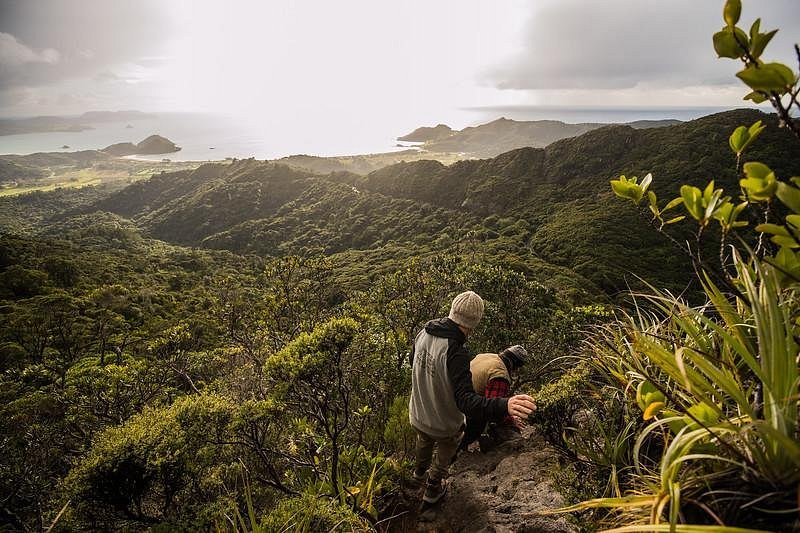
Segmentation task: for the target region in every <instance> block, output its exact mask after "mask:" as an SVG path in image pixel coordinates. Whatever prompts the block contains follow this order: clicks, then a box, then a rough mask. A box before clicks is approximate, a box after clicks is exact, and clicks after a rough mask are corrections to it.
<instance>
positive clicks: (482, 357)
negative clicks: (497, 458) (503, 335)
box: [461, 345, 528, 451]
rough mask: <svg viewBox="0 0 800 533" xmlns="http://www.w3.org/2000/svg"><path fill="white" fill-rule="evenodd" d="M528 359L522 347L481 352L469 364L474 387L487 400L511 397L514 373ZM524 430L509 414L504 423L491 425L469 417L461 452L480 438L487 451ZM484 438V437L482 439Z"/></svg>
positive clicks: (516, 346)
mask: <svg viewBox="0 0 800 533" xmlns="http://www.w3.org/2000/svg"><path fill="white" fill-rule="evenodd" d="M527 358H528V352H527V351H526V350H525V348H523V347H522V346H520V345H514V346H510V347H508V348H506V349H505V350H503V351H502V352H500V353H499V354H495V353H482V354H478V355H476V356H475V358H474V359H473V360H472V361H471V362H470V365H469V366H470V372H471V374H472V387H473V389H474V390H475V393H476V394H479V395H481V396H483V397H484V398H508V397H509V396H510V395H511V374H512V372H515V371H516V370H518V369H519V368H521V367H522V365H524V364H525V361H526V360H527ZM520 430H521V424H520V421H519V420H518V419H516V418H514V417H512V416H510V415H506V417H505V418H504V419H503V421H502V422H501V423H498V424H494V423H491V424H489V425H488V427H487V420H486V419H484V418H481V417H468V418H467V427H466V429H465V431H464V438H463V439H462V441H461V449H466V448H467V447H468V446H469V445H470V444H471V443H473V442H475V440H477V439H478V438H481V440H480V442H481V450H483V451H488V449H489V448H491V447H493V445H495V444H499V443H501V442H505V441H508V440H512V439H515V438H517V437H518V436H519V434H520ZM482 435H484V436H483V437H482Z"/></svg>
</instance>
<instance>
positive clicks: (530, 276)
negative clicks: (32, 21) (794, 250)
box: [0, 110, 800, 531]
mask: <svg viewBox="0 0 800 533" xmlns="http://www.w3.org/2000/svg"><path fill="white" fill-rule="evenodd" d="M756 120H763V121H765V123H767V124H768V126H769V127H768V128H767V130H765V131H764V133H763V136H762V139H760V141H761V142H759V143H758V144H757V145H755V146H754V147H753V148H752V152H751V155H752V156H753V157H754V158H755V157H757V158H759V159H760V160H762V161H764V162H767V163H768V164H769V165H770V166H771V168H772V169H774V170H775V171H776V172H778V173H781V174H782V175H790V173H791V172H792V171H793V170H794V171H795V172H796V162H797V161H798V160H800V157H798V156H800V150H798V147H797V144H796V143H795V144H792V143H790V142H788V141H787V139H786V137H785V135H783V134H782V133H783V132H780V131H778V128H777V127H776V123H775V121H774V120H773V118H771V116H768V115H765V114H762V113H760V112H756V111H742V110H740V111H731V112H728V113H722V114H718V115H714V116H710V117H705V118H703V119H699V120H696V121H692V122H688V123H685V124H680V125H675V126H670V127H665V128H659V129H648V130H642V129H634V128H631V127H627V126H611V127H606V128H601V129H597V130H594V131H591V132H589V133H586V134H584V135H582V136H580V137H576V138H572V139H565V140H561V141H558V142H556V143H553V144H551V145H550V146H548V147H546V148H544V149H535V148H522V149H519V150H514V151H511V152H507V153H504V154H501V155H499V156H497V157H494V158H491V159H484V160H470V161H461V162H457V163H454V164H452V165H449V166H445V165H443V164H441V163H439V162H435V161H416V162H409V163H400V164H396V165H392V166H389V167H386V168H383V169H380V170H377V171H374V172H371V173H369V174H367V175H363V176H362V175H357V174H352V173H345V172H338V173H337V172H334V173H330V174H326V175H323V174H315V173H311V172H308V171H304V170H300V169H297V168H293V167H289V166H286V165H282V164H278V163H274V162H262V161H256V160H240V161H233V162H226V163H212V164H205V165H201V166H199V167H198V168H196V169H191V170H182V171H179V172H169V173H168V172H162V173H159V174H156V175H154V176H152V177H151V178H149V179H147V180H141V181H138V182H135V183H132V184H130V185H128V186H127V187H125V188H124V189H122V190H119V189H118V188H110V187H98V188H88V189H82V190H56V191H53V192H49V193H43V192H37V193H32V194H28V195H21V196H17V197H12V198H2V199H0V207H1V209H2V217H0V223H1V224H2V229H3V236H2V238H1V239H0V268H1V269H2V271H0V299H2V301H1V303H0V371H2V374H0V390H2V407H0V424H1V426H0V434H2V435H4V438H3V439H2V440H1V441H0V446H2V448H1V449H0V493H2V494H4V495H6V497H5V498H4V499H3V501H2V505H0V522H2V523H3V524H6V525H8V526H9V527H10V528H12V529H20V530H24V529H45V528H46V527H47V526H48V525H49V524H50V522H51V521H54V520H56V516H57V515H58V514H59V512H60V511H63V513H62V514H61V515H60V516H58V518H57V520H56V522H57V525H58V527H59V528H62V529H63V530H65V531H66V530H74V529H90V530H92V529H93V530H114V529H129V530H145V529H148V528H156V527H164V528H166V529H187V528H188V529H209V528H220V529H228V528H229V527H230V526H231V524H233V526H232V527H233V529H234V530H240V529H256V526H254V525H252V523H249V525H248V522H247V521H248V520H256V519H254V518H247V513H248V511H247V509H248V506H255V507H254V508H256V509H258V510H259V511H258V513H259V516H260V518H259V519H257V521H259V520H260V522H259V523H260V525H259V526H258V527H263V528H264V530H265V531H273V530H280V529H281V528H285V527H287V526H291V525H292V524H293V520H295V518H294V517H295V516H297V515H298V513H301V514H302V513H305V514H302V516H305V517H307V519H308V520H309V522H308V527H309V529H310V530H325V529H330V528H332V527H345V526H344V525H346V526H347V528H350V529H355V530H358V529H363V528H375V527H377V525H376V524H377V523H378V521H379V520H382V519H384V518H386V517H389V516H391V515H392V513H393V512H394V511H395V510H397V509H403V508H404V507H403V506H404V505H406V502H403V501H401V498H400V495H401V494H402V493H401V492H399V491H398V490H397V487H398V486H400V485H402V484H403V483H405V481H404V477H405V476H406V474H407V470H408V468H407V463H406V461H407V459H408V457H409V456H408V453H409V451H410V449H411V446H412V441H413V436H412V435H411V434H410V433H409V428H408V426H407V412H406V408H407V407H406V406H407V394H408V388H409V379H410V378H409V372H408V370H409V369H408V363H407V353H408V347H409V342H410V339H412V338H413V337H412V336H413V334H414V332H415V331H417V330H418V328H419V327H420V326H421V325H422V324H423V323H424V322H425V321H426V320H427V319H430V318H433V317H436V316H439V315H442V314H445V313H446V312H447V306H448V304H449V301H450V299H451V298H452V297H453V295H454V294H456V293H458V292H460V291H461V290H464V289H467V288H469V289H472V290H475V291H477V292H478V293H480V294H481V295H482V296H483V297H484V298H485V299H486V301H487V312H486V318H485V319H484V321H483V323H482V327H481V328H480V329H479V330H478V331H477V332H476V334H475V335H474V336H473V337H471V338H470V347H471V349H472V350H473V351H497V350H499V349H501V348H502V347H503V346H505V345H509V344H514V343H522V344H525V345H527V346H531V347H535V350H532V351H533V352H534V356H533V357H534V361H533V362H532V364H531V365H530V367H529V368H528V369H527V371H526V373H524V374H523V375H522V376H521V378H520V380H519V382H518V383H517V385H519V386H524V387H527V388H531V389H532V390H533V389H539V388H540V387H541V386H543V385H544V386H545V387H544V389H542V390H544V391H545V392H544V393H543V395H541V396H539V397H538V398H537V399H538V400H539V401H540V403H541V406H542V413H543V414H542V415H541V418H540V419H539V422H540V423H541V424H542V431H543V434H544V435H545V436H547V437H548V438H549V439H550V440H551V442H553V443H554V444H555V445H559V443H560V444H562V445H563V444H564V443H563V438H564V435H565V433H564V424H566V423H568V420H565V419H564V416H566V414H565V413H566V411H564V412H562V411H559V409H564V402H567V403H568V404H569V406H571V407H570V409H572V410H573V411H574V409H575V406H576V405H579V402H578V400H576V397H577V395H579V391H578V389H577V387H578V384H584V382H585V381H586V380H587V379H588V377H587V376H588V371H586V369H585V367H583V366H578V367H574V359H573V356H574V355H575V353H576V351H577V349H578V347H579V346H580V345H581V343H582V342H584V341H585V340H586V328H587V327H588V326H590V325H597V324H603V323H605V322H607V321H609V320H611V318H612V315H611V313H610V311H609V308H607V307H605V305H606V304H608V303H609V302H611V301H612V300H613V299H614V298H617V297H618V296H619V292H620V291H622V290H624V289H625V288H626V287H627V286H629V285H630V286H641V282H640V281H639V280H638V279H637V278H636V277H635V276H637V275H638V276H642V277H643V278H644V279H646V280H647V281H648V282H650V283H653V284H654V285H655V286H657V287H661V288H667V289H670V290H682V289H684V288H685V286H686V283H687V279H688V278H687V274H688V273H689V272H691V270H692V267H691V264H690V262H689V260H688V259H686V258H684V256H681V255H680V254H679V253H676V250H675V248H674V246H673V245H671V244H669V243H668V242H666V241H665V240H664V239H663V238H662V237H661V236H659V235H658V233H657V232H656V231H655V230H654V229H652V228H651V227H649V226H648V225H647V222H646V220H647V219H648V218H649V216H647V217H645V218H642V213H640V212H637V209H636V208H634V207H633V206H631V205H629V204H626V203H622V202H618V201H615V200H614V199H613V194H612V192H611V190H610V188H609V183H608V182H609V179H612V178H616V177H617V175H618V174H628V175H630V174H643V173H645V172H652V173H653V174H655V175H656V176H657V177H658V180H657V181H656V182H655V183H656V184H657V185H654V188H655V190H656V191H657V192H658V193H659V196H660V197H661V196H662V194H663V195H664V196H668V193H674V190H675V189H676V188H677V187H678V185H679V184H683V183H689V184H698V185H701V184H704V183H705V182H707V181H708V179H710V178H714V179H716V180H717V184H718V185H720V186H726V187H728V188H729V189H731V188H733V187H735V186H736V185H737V181H736V178H737V176H736V173H735V166H736V161H735V158H734V157H733V156H732V155H731V153H730V149H729V147H728V145H727V139H728V136H729V135H730V133H731V131H732V130H733V129H734V128H735V127H736V126H738V125H739V124H740V123H751V122H754V121H756ZM670 231H674V232H675V233H674V235H675V236H676V237H677V238H679V239H680V238H681V237H682V236H683V235H688V233H685V232H687V231H688V230H687V229H685V228H678V229H675V230H670ZM637 284H638V285H637ZM694 288H695V289H697V290H699V287H698V286H694ZM570 368H572V369H573V370H571V371H569V372H567V370H569V369H570ZM575 368H577V370H575ZM564 372H567V373H566V374H565V375H566V377H567V378H568V380H567V381H566V382H561V384H560V385H558V387H559V389H558V390H557V391H555V392H553V391H552V390H549V389H547V387H548V385H547V383H549V382H551V381H552V378H553V377H556V376H559V375H561V374H562V373H564ZM571 372H572V373H571ZM569 379H572V380H573V381H569ZM332 383H335V384H336V386H335V387H331V384H332ZM549 386H551V387H552V386H553V385H552V384H551V385H549ZM581 386H583V385H581ZM548 390H549V392H547V391H548ZM576 402H577V403H576ZM573 411H570V413H572V412H573ZM554 413H555V414H554ZM576 464H578V463H576ZM567 470H568V473H571V475H574V476H575V479H572V481H569V483H566V482H565V483H566V485H565V486H566V487H567V488H566V489H565V490H573V491H576V490H578V491H579V490H584V491H588V489H587V488H586V485H587V484H588V483H591V482H592V479H594V478H587V479H585V480H583V481H581V480H579V479H578V478H580V476H581V475H582V473H581V471H580V470H579V469H578V467H575V469H572V470H570V469H567ZM593 472H594V471H593ZM603 472H605V471H603ZM592 475H596V472H595V473H594V474H592ZM570 487H571V488H570ZM575 487H578V488H577V489H576V488H575ZM589 492H591V491H589ZM575 494H579V495H581V494H588V492H577V493H575ZM573 496H574V494H573ZM573 499H575V498H574V497H573ZM251 508H252V507H251ZM242 524H244V525H242ZM343 524H344V525H343Z"/></svg>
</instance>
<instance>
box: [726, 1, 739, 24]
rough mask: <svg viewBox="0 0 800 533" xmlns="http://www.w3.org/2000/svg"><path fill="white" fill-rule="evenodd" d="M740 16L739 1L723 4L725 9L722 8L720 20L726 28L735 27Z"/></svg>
mask: <svg viewBox="0 0 800 533" xmlns="http://www.w3.org/2000/svg"><path fill="white" fill-rule="evenodd" d="M741 15H742V2H741V0H728V1H727V2H725V7H723V8H722V18H723V19H724V20H725V24H727V25H728V27H731V28H732V27H734V26H736V23H737V22H739V17H740V16H741Z"/></svg>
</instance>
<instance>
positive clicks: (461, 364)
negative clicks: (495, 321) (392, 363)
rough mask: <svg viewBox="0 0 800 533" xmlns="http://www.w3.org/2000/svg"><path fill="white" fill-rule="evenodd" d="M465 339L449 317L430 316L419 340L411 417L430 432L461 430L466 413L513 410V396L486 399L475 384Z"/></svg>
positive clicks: (488, 415)
mask: <svg viewBox="0 0 800 533" xmlns="http://www.w3.org/2000/svg"><path fill="white" fill-rule="evenodd" d="M466 340H467V339H466V337H465V336H464V333H463V332H462V331H461V330H460V329H459V327H458V325H457V324H456V323H455V322H453V321H452V320H450V319H449V318H440V319H437V320H431V321H430V322H428V323H427V324H425V327H424V328H423V329H422V331H420V332H419V334H418V335H417V337H416V339H414V347H413V349H412V351H411V366H412V373H411V400H410V401H409V406H408V416H409V421H410V422H411V425H412V426H414V427H415V428H416V429H418V430H420V431H422V432H424V433H427V434H428V435H430V436H431V437H442V438H444V437H452V436H453V435H456V434H458V433H459V431H461V427H462V426H463V425H464V421H465V419H464V415H466V416H467V417H469V418H472V417H478V416H480V417H483V418H484V419H485V420H488V421H500V420H502V419H503V417H504V416H505V415H506V414H507V413H508V398H484V397H483V396H479V395H477V394H475V391H474V390H473V389H472V374H471V373H470V370H469V354H468V353H467V350H466V348H465V347H464V343H465V342H466Z"/></svg>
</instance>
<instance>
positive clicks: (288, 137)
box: [0, 106, 723, 161]
mask: <svg viewBox="0 0 800 533" xmlns="http://www.w3.org/2000/svg"><path fill="white" fill-rule="evenodd" d="M722 110H723V108H710V107H702V108H701V107H695V108H653V109H644V108H625V109H620V108H567V107H522V106H516V107H481V108H469V109H458V110H449V111H448V112H447V113H446V116H443V117H433V118H432V119H431V120H430V121H429V122H428V123H417V122H414V123H411V122H409V121H408V120H397V121H395V122H394V123H391V122H387V121H385V120H382V118H381V117H363V116H355V115H346V116H344V117H339V118H336V119H329V120H297V119H294V118H291V119H289V118H286V119H282V120H281V119H276V118H273V119H262V120H256V119H254V118H248V117H245V118H232V117H225V116H220V115H210V114H195V113H157V114H155V117H154V118H148V119H142V120H135V121H130V122H106V123H98V124H92V126H93V129H90V130H85V131H81V132H53V133H29V134H22V135H5V136H0V154H30V153H35V152H59V151H61V152H71V151H76V150H95V149H102V148H104V147H106V146H108V145H110V144H114V143H118V142H133V143H137V142H139V141H141V140H142V139H144V138H145V137H147V136H149V135H152V134H158V135H162V136H164V137H167V138H168V139H170V140H171V141H173V142H174V143H175V144H177V145H178V146H180V147H181V151H180V152H176V153H172V154H164V155H156V156H137V157H139V158H146V159H156V160H159V159H161V158H169V159H172V160H173V161H205V160H216V159H225V158H227V157H236V158H247V157H255V158H257V159H274V158H278V157H283V156H288V155H294V154H308V155H319V156H333V155H352V154H367V153H378V152H390V151H394V150H402V149H405V146H398V142H397V141H396V140H395V139H396V138H397V137H399V136H402V135H404V134H406V133H408V132H410V131H411V130H413V129H415V128H416V127H419V126H434V125H436V124H438V123H440V122H442V123H445V124H448V125H449V126H451V127H452V128H454V129H461V128H464V127H466V126H474V125H478V124H483V123H486V122H490V121H492V120H495V119H497V118H500V117H505V118H510V119H515V120H561V121H563V122H567V123H580V122H608V123H612V122H613V123H622V122H631V121H635V120H659V119H678V120H691V119H694V118H698V117H701V116H705V115H709V114H712V113H716V112H719V111H722ZM127 125H130V126H132V127H131V128H128V127H126V126H127ZM402 144H407V143H402ZM64 145H66V146H69V148H64V149H62V146H64Z"/></svg>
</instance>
